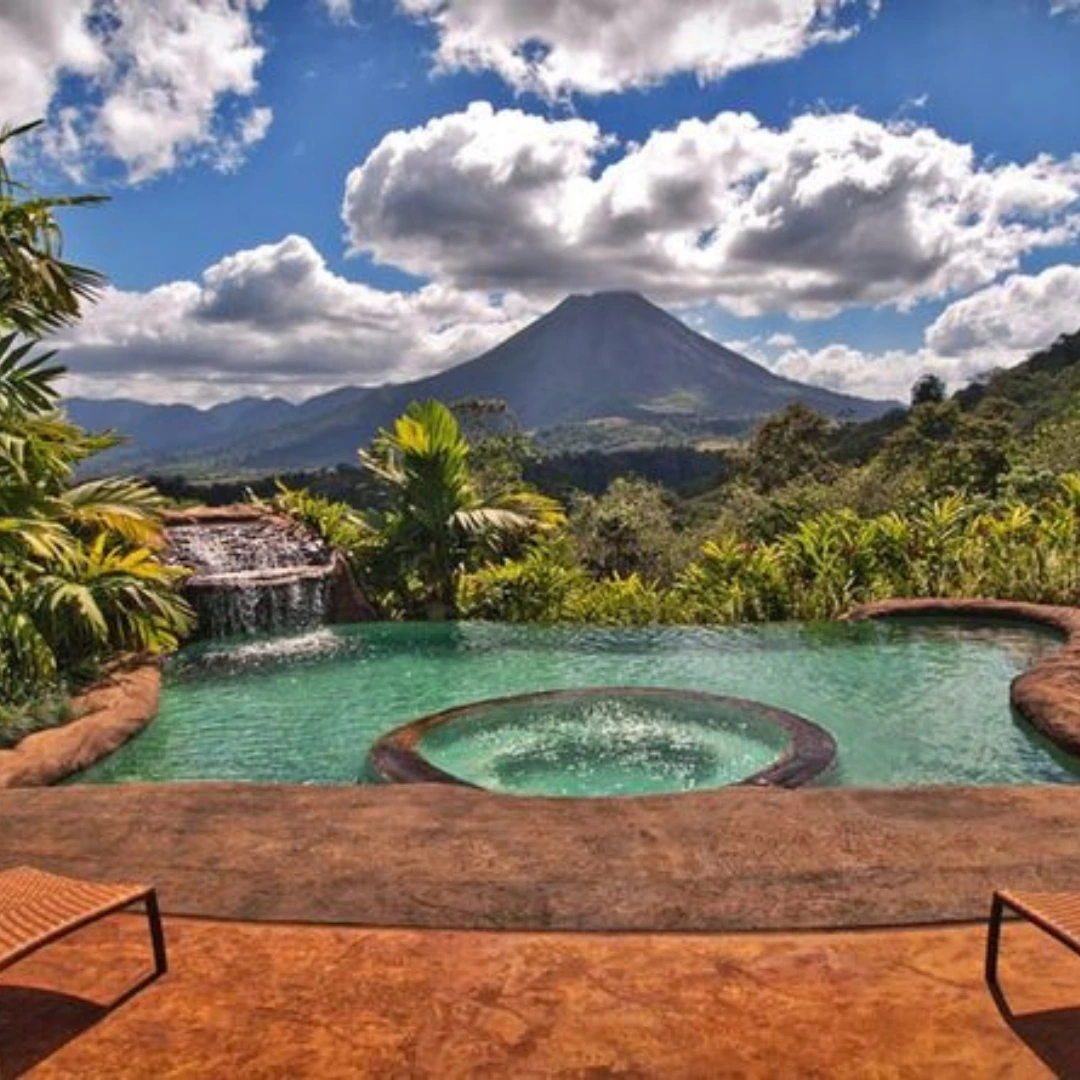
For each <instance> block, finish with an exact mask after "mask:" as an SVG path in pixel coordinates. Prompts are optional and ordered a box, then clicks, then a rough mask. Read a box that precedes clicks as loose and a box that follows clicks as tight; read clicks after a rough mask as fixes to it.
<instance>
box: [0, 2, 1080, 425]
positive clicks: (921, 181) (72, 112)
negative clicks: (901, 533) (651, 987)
mask: <svg viewBox="0 0 1080 1080" xmlns="http://www.w3.org/2000/svg"><path fill="white" fill-rule="evenodd" d="M528 7H529V5H511V4H507V3H506V2H505V0H353V3H352V4H351V5H350V4H348V3H347V2H346V0H267V2H265V3H264V2H263V0H258V2H253V0H159V2H158V3H155V4H153V5H145V4H139V3H136V0H14V4H13V6H11V10H10V13H9V11H8V6H5V9H4V12H3V13H0V37H3V38H4V39H5V40H7V41H9V42H14V43H15V52H16V53H20V52H21V56H22V58H23V59H24V60H25V61H26V64H25V67H24V69H22V70H20V68H19V65H18V64H16V65H15V70H14V72H12V71H10V70H9V71H8V73H7V75H6V76H5V74H4V73H2V72H0V110H2V111H3V112H4V113H5V114H6V116H7V118H8V119H9V120H11V121H19V120H24V119H28V118H29V116H30V115H43V116H46V117H48V119H49V126H48V132H47V135H46V137H45V139H44V140H42V142H41V144H40V145H39V146H38V147H36V148H35V151H34V154H33V155H32V157H30V158H28V159H27V160H26V161H25V162H24V166H25V168H26V169H29V170H31V171H32V173H33V175H34V176H35V178H36V179H37V180H38V181H39V182H40V183H41V184H42V185H43V186H46V187H48V188H55V189H57V190H73V189H74V190H83V189H85V190H99V191H100V190H104V191H107V192H108V193H109V194H110V195H111V196H112V202H111V203H109V204H108V205H107V206H106V207H104V208H101V209H97V210H94V211H86V212H80V213H73V214H69V215H68V217H67V219H66V222H65V224H66V226H67V243H68V249H67V250H68V253H69V255H71V256H72V257H74V258H76V259H78V260H81V261H84V262H87V263H89V264H91V265H94V266H97V267H100V268H102V269H103V270H105V271H106V272H107V273H108V274H109V276H110V278H111V280H112V282H113V290H112V291H111V292H110V293H109V294H108V295H107V296H106V297H105V298H104V299H103V300H102V301H101V303H100V304H99V305H98V308H97V309H95V310H94V311H92V312H91V313H89V315H88V317H87V319H86V321H85V323H84V325H83V326H82V327H80V328H78V329H77V330H75V331H74V332H72V333H71V334H69V335H68V342H67V351H66V354H65V356H66V359H67V360H68V362H69V364H70V366H71V368H72V370H73V372H74V373H75V376H76V377H75V378H74V379H73V380H72V382H71V388H72V390H73V391H75V392H79V393H88V394H93V395H95V396H120V395H124V396H140V397H146V398H151V399H156V400H171V399H183V400H190V401H194V402H196V403H200V402H201V403H207V404H208V403H211V402H213V401H215V400H220V399H221V398H224V397H231V396H236V395H238V394H241V393H245V392H257V393H266V394H270V393H281V394H284V395H286V396H289V397H293V398H297V397H304V396H307V395H309V394H311V393H316V392H319V391H322V390H325V389H328V388H329V387H331V386H334V385H340V384H342V383H370V382H382V381H387V380H398V379H403V378H412V377H416V376H418V375H421V374H427V373H429V372H431V371H433V370H437V369H439V368H440V367H445V366H447V365H448V364H450V363H455V362H460V361H461V360H464V359H467V358H468V357H469V356H471V355H475V354H476V353H477V352H479V351H481V350H482V349H483V348H486V347H488V346H490V345H491V344H494V343H495V342H497V341H498V340H500V339H501V338H502V337H504V336H506V335H507V334H508V333H510V332H512V331H513V330H515V329H517V328H519V327H520V326H522V325H525V323H527V322H528V321H529V319H530V318H532V317H535V315H537V314H539V313H541V312H542V311H544V310H546V309H547V308H548V307H549V306H551V304H552V303H554V302H556V301H557V300H558V299H559V297H560V296H561V295H565V294H566V293H568V292H573V291H579V292H580V291H595V290H597V289H603V288H622V287H629V288H637V289H640V290H641V291H643V292H645V293H646V295H649V296H650V297H652V298H653V299H655V300H656V301H657V302H659V303H661V304H663V305H664V306H665V307H668V308H670V309H672V310H675V311H676V312H678V313H680V314H681V315H682V316H683V317H684V318H686V319H687V321H689V322H691V324H692V325H695V326H696V327H698V328H700V329H702V330H705V331H706V332H709V333H711V334H713V335H714V336H716V337H718V338H720V339H721V340H725V341H727V342H729V343H733V344H734V345H735V347H738V348H741V349H742V350H743V351H744V352H746V353H747V354H748V355H750V356H751V357H753V358H755V359H758V360H760V361H762V362H765V363H768V364H770V365H771V366H774V367H776V368H777V369H778V370H780V371H782V372H784V373H786V374H788V375H791V376H792V377H796V378H802V379H806V380H809V381H815V382H819V383H823V384H826V385H830V386H833V387H836V388H838V389H844V390H848V391H851V392H856V393H865V394H868V395H872V396H889V395H895V394H897V393H900V392H902V391H903V388H904V387H906V386H908V385H910V382H911V381H912V380H913V379H914V377H916V376H917V375H918V374H919V373H920V371H923V370H928V369H933V370H938V371H940V372H942V373H943V374H944V375H945V376H946V378H948V379H949V381H950V382H952V383H954V384H958V383H961V382H963V381H965V380H966V379H967V378H970V377H971V376H972V375H974V374H976V373H978V372H979V371H982V370H985V369H986V368H987V367H991V366H996V365H999V364H1007V363H1010V362H1015V361H1016V360H1019V359H1022V358H1023V356H1024V355H1025V353H1026V352H1029V351H1031V349H1033V348H1037V347H1039V346H1040V345H1042V344H1045V343H1047V342H1048V341H1049V340H1052V338H1053V337H1054V336H1056V335H1057V334H1058V333H1061V332H1062V331H1066V330H1074V329H1076V328H1077V326H1080V243H1078V237H1080V123H1078V122H1077V120H1076V117H1075V102H1076V101H1077V100H1080V65H1077V64H1076V62H1075V58H1076V57H1077V56H1080V3H1078V2H1076V0H949V2H947V3H941V2H933V0H880V2H874V0H740V2H739V3H735V2H734V0H667V2H665V3H663V4H661V3H654V4H647V3H646V4H638V5H625V4H624V5H618V4H616V5H614V6H612V5H611V3H610V0H556V2H554V3H552V4H548V5H534V6H533V11H532V12H531V13H530V12H529V11H528V10H527V9H528ZM537 7H540V8H542V9H543V10H542V11H540V12H537V11H536V10H535V9H536V8H537ZM148 8H149V9H152V10H149V11H148V10H147V9H148ZM477 103H481V104H477ZM28 113H29V115H28ZM695 121H696V122H697V123H696V124H695ZM347 184H348V193H347Z"/></svg>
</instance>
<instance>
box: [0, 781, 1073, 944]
mask: <svg viewBox="0 0 1080 1080" xmlns="http://www.w3.org/2000/svg"><path fill="white" fill-rule="evenodd" d="M1078 836H1080V787H1021V788H922V789H908V790H899V791H874V790H859V789H853V788H847V789H832V790H828V789H821V790H802V791H790V792H789V791H775V790H774V791H758V790H746V789H738V788H732V789H728V790H725V791H717V792H708V793H701V794H696V795H684V796H676V797H671V798H666V797H665V798H650V799H629V800H580V801H578V800H574V801H570V800H549V799H512V798H506V797H501V796H496V795H491V794H487V793H484V792H479V791H472V790H469V789H464V788H455V787H451V786H445V785H438V784H432V785H423V784H419V785H403V786H400V787H394V786H387V787H366V788H364V787H356V788H306V787H280V786H253V785H252V786H248V785H222V784H205V785H146V786H142V785H138V786H136V785H133V786H123V785H119V786H115V787H93V786H90V785H87V786H83V787H79V786H71V787H65V788H45V789H37V790H22V791H11V792H0V867H3V866H10V865H14V864H18V863H32V864H34V865H37V866H40V867H42V868H43V869H47V870H54V871H57V872H59V873H70V874H74V875H77V876H82V877H88V878H95V877H96V878H101V879H102V880H120V881H123V880H131V881H146V882H151V883H154V884H155V885H157V886H158V889H159V893H160V897H161V902H162V907H163V910H164V911H166V912H167V913H169V914H174V915H176V914H185V915H203V916H213V917H218V918H235V919H243V920H260V919H265V920H277V921H287V922H327V923H348V924H354V925H369V926H414V927H441V928H460V929H514V930H546V929H557V930H607V931H629V930H635V931H730V930H763V929H799V928H842V927H855V926H874V925H878V926H881V925H898V924H917V923H930V922H942V921H955V920H972V919H982V918H984V917H985V914H986V911H987V908H988V904H989V898H990V893H991V891H992V889H993V888H995V887H998V886H1008V887H1010V888H1013V889H1017V890H1054V889H1080V844H1078V843H1077V837H1078Z"/></svg>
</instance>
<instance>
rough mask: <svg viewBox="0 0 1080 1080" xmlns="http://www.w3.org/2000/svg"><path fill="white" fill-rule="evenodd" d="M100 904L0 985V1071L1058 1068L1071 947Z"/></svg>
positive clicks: (950, 934)
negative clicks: (333, 920) (163, 959)
mask: <svg viewBox="0 0 1080 1080" xmlns="http://www.w3.org/2000/svg"><path fill="white" fill-rule="evenodd" d="M166 933H167V935H168V940H169V946H170V950H171V958H172V969H171V971H170V972H169V974H168V975H166V976H165V977H164V978H163V979H161V980H160V981H158V982H156V983H154V984H152V985H151V986H150V987H149V988H147V989H145V990H143V991H142V992H141V993H139V994H137V995H136V996H135V997H133V998H131V999H130V1000H128V1001H127V1002H126V1003H125V1004H123V1005H121V1006H119V1007H118V1008H116V1009H115V1010H113V1011H112V1012H108V1013H106V1012H105V1011H104V1006H105V1005H106V1004H108V1003H110V1002H111V1001H112V1000H114V999H115V998H116V997H117V996H118V995H120V994H122V993H123V992H124V991H125V990H126V989H127V988H128V987H129V986H130V985H131V984H132V982H133V981H135V980H137V979H138V977H139V975H140V973H141V972H142V971H143V970H145V969H146V967H147V965H148V956H147V945H146V940H145V924H144V923H143V922H142V920H140V919H138V918H137V917H135V916H116V917H114V918H112V919H110V920H108V921H107V922H105V923H100V924H97V925H95V926H92V927H89V928H87V929H86V930H83V931H81V932H80V933H79V934H77V935H74V936H73V937H71V938H68V939H66V940H64V941H62V942H59V943H57V944H55V945H53V946H50V947H49V948H48V949H44V950H42V951H40V952H38V953H36V954H35V955H34V956H32V957H30V958H29V959H27V960H25V961H23V962H22V963H21V964H19V965H18V966H17V967H14V968H12V969H10V970H9V971H7V972H5V973H4V975H3V977H2V979H0V1069H2V1070H3V1074H4V1076H5V1077H7V1078H10V1077H16V1076H21V1075H24V1074H26V1073H27V1072H30V1071H32V1075H33V1076H35V1077H40V1078H43V1080H44V1078H46V1077H64V1078H72V1077H74V1078H78V1077H86V1078H94V1080H98V1078H100V1077H110V1078H125V1077H131V1078H133V1080H134V1078H138V1080H143V1078H145V1077H159V1078H166V1077H233V1076H235V1077H244V1078H245V1080H247V1078H256V1080H257V1078H261V1077H267V1078H269V1077H307V1076H311V1077H319V1078H327V1077H377V1078H379V1080H396V1078H399V1077H400V1078H406V1077H407V1078H414V1080H415V1078H423V1077H432V1078H436V1080H456V1078H459V1077H477V1078H481V1077H482V1078H484V1080H488V1078H492V1077H515V1078H516V1077H563V1078H572V1077H573V1078H586V1077H587V1078H598V1077H623V1078H641V1080H644V1078H646V1077H647V1078H650V1080H652V1078H669V1077H672V1078H686V1080H703V1078H710V1080H711V1078H713V1077H718V1078H719V1077H731V1076H738V1077H768V1078H770V1080H776V1078H780V1080H783V1078H787V1077H798V1078H800V1080H802V1078H813V1077H819V1078H826V1077H827V1078H830V1080H836V1078H846V1077H851V1078H859V1080H862V1078H865V1077H875V1078H877V1080H885V1078H890V1077H929V1076H932V1077H942V1078H947V1077H957V1078H959V1077H963V1078H965V1080H967V1078H969V1077H979V1078H993V1077H1003V1078H1004V1077H1010V1078H1028V1077H1048V1076H1055V1075H1056V1076H1061V1077H1075V1076H1078V1075H1080V961H1078V960H1077V958H1076V957H1075V956H1073V955H1072V954H1071V953H1069V952H1068V951H1067V950H1065V949H1063V948H1062V947H1061V946H1060V945H1057V944H1056V943H1055V942H1053V941H1051V940H1050V939H1049V938H1047V937H1046V936H1045V935H1041V934H1039V933H1038V932H1037V931H1035V930H1034V928H1032V927H1030V926H1013V925H1010V926H1008V927H1007V928H1006V932H1005V951H1004V954H1003V963H1002V979H1003V982H1004V985H1005V988H1006V992H1007V994H1008V996H1009V1002H1010V1005H1011V1008H1012V1011H1013V1013H1014V1014H1015V1015H1014V1016H1013V1017H1012V1019H1011V1020H1009V1019H1006V1018H1004V1017H1003V1016H1002V1015H1000V1014H999V1013H998V1012H997V1010H996V1009H995V1007H994V1005H993V1003H992V1000H991V998H990V995H989V994H988V993H987V992H986V990H985V988H984V987H983V985H982V982H981V971H980V964H981V957H982V946H983V928H982V927H953V928H948V929H938V930H906V931H888V932H880V931H870V932H866V931H863V932H856V933H837V934H794V935H776V934H766V935H761V934H757V935H735V936H713V937H707V936H682V935H678V936H676V935H665V936H655V935H594V934H589V935H585V934H578V935H567V934H492V933H454V932H443V931H426V932H420V931H394V930H357V929H348V928H343V927H305V928H298V927H293V926H280V925H268V924H261V925H242V924H237V923H232V924H220V923H212V922H199V921H192V920H184V919H175V918H174V919H168V920H166Z"/></svg>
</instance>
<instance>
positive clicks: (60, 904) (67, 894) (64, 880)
mask: <svg viewBox="0 0 1080 1080" xmlns="http://www.w3.org/2000/svg"><path fill="white" fill-rule="evenodd" d="M135 903H142V904H144V905H145V906H146V916H147V921H148V923H149V927H150V938H151V943H152V945H153V949H154V972H155V975H161V974H163V973H164V972H165V971H166V970H167V968H168V962H167V959H166V955H165V937H164V933H163V931H162V928H161V913H160V911H159V910H158V903H157V894H156V892H155V890H154V889H153V888H150V887H148V886H146V885H112V884H104V883H98V882H91V881H81V880H78V879H76V878H69V877H62V876H61V875H59V874H50V873H46V872H45V871H44V870H37V869H35V868H33V867H29V866H18V867H14V868H13V869H10V870H2V871H0V970H2V969H3V968H6V967H8V966H9V965H11V964H14V963H15V962H16V961H17V960H21V959H22V958H23V957H24V956H28V955H29V954H30V953H32V952H34V951H35V950H36V949H40V948H41V947H42V946H43V945H48V944H49V943H50V942H53V941H56V940H57V939H58V938H62V937H64V936H65V935H66V934H70V933H72V932H74V931H75V930H78V929H80V928H81V927H83V926H86V925H87V924H88V923H92V922H94V921H95V920H97V919H101V918H104V917H105V916H106V915H111V914H112V913H113V912H115V911H119V910H121V909H122V908H126V907H128V906H129V905H130V904H135Z"/></svg>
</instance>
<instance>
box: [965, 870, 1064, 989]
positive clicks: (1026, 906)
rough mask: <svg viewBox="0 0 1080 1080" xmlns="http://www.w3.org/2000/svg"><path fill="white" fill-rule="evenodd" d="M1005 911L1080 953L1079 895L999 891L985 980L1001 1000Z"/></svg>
mask: <svg viewBox="0 0 1080 1080" xmlns="http://www.w3.org/2000/svg"><path fill="white" fill-rule="evenodd" d="M1006 908H1009V909H1010V910H1011V911H1014V912H1016V914H1017V915H1019V916H1021V918H1024V919H1027V921H1028V922H1030V923H1032V924H1033V925H1034V926H1037V927H1038V928H1039V929H1040V930H1042V931H1044V932H1045V933H1047V934H1049V935H1050V936H1051V937H1052V938H1056V939H1057V940H1058V941H1060V942H1061V944H1062V945H1064V946H1066V947H1067V948H1069V949H1072V951H1073V952H1074V953H1078V954H1080V893H1013V892H1006V891H1005V890H1003V889H999V890H998V891H997V892H995V893H994V899H993V901H992V902H991V905H990V926H989V930H988V932H987V936H986V981H987V983H988V984H989V986H990V990H991V992H992V993H993V994H994V997H995V998H997V999H999V1000H1000V999H1001V989H1000V987H999V986H998V976H997V964H998V953H999V951H1000V948H1001V921H1002V918H1003V917H1004V914H1005V909H1006Z"/></svg>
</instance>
